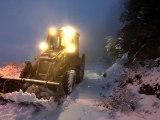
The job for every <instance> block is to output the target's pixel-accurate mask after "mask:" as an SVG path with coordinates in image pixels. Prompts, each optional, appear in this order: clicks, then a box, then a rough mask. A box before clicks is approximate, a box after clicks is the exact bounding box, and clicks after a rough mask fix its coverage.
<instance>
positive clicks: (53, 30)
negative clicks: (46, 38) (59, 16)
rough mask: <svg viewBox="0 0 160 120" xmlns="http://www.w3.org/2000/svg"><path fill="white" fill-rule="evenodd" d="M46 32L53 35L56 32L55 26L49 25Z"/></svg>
mask: <svg viewBox="0 0 160 120" xmlns="http://www.w3.org/2000/svg"><path fill="white" fill-rule="evenodd" d="M48 33H49V35H51V36H54V35H55V34H56V33H57V31H56V29H55V28H53V27H50V28H49V29H48Z"/></svg>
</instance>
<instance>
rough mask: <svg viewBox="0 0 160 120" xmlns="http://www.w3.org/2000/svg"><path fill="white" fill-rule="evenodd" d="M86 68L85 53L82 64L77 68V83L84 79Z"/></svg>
mask: <svg viewBox="0 0 160 120" xmlns="http://www.w3.org/2000/svg"><path fill="white" fill-rule="evenodd" d="M84 69H85V55H84V54H83V55H82V61H81V64H80V65H79V66H78V68H77V83H80V82H81V81H83V78H84Z"/></svg>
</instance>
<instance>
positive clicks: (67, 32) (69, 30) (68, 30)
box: [62, 26, 75, 37]
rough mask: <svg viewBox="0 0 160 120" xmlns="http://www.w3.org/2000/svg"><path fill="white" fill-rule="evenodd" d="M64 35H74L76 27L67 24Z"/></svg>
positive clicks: (63, 29)
mask: <svg viewBox="0 0 160 120" xmlns="http://www.w3.org/2000/svg"><path fill="white" fill-rule="evenodd" d="M62 31H63V35H64V36H65V37H74V35H75V29H74V28H73V27H70V26H67V27H63V28H62Z"/></svg>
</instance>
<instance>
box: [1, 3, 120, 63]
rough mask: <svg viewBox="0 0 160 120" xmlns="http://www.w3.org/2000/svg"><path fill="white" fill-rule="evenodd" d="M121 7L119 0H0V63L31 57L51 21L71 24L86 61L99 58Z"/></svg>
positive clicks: (116, 28) (113, 29) (44, 36)
mask: <svg viewBox="0 0 160 120" xmlns="http://www.w3.org/2000/svg"><path fill="white" fill-rule="evenodd" d="M122 8H123V6H122V0H0V64H1V63H2V62H4V61H17V62H22V61H24V60H26V59H31V58H33V56H34V55H35V54H36V53H37V52H38V47H37V44H38V43H39V41H40V40H43V39H45V38H46V36H47V28H48V27H49V26H51V25H52V26H56V27H59V28H61V27H62V26H65V25H72V26H75V28H76V29H77V31H78V32H79V33H80V34H81V38H80V44H81V49H82V52H85V53H86V54H87V58H88V61H89V60H91V59H93V58H96V59H98V58H101V57H103V56H104V55H105V52H106V51H105V47H104V46H105V44H104V43H105V37H106V36H108V35H115V34H116V33H117V30H118V29H119V28H120V26H121V25H120V23H119V21H118V19H119V16H120V14H121V11H122ZM96 59H94V61H96Z"/></svg>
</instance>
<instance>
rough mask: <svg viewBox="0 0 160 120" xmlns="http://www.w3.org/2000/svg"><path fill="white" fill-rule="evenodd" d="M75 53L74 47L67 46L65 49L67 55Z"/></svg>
mask: <svg viewBox="0 0 160 120" xmlns="http://www.w3.org/2000/svg"><path fill="white" fill-rule="evenodd" d="M75 51H76V47H75V45H69V46H67V48H66V52H68V53H74V52H75Z"/></svg>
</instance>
